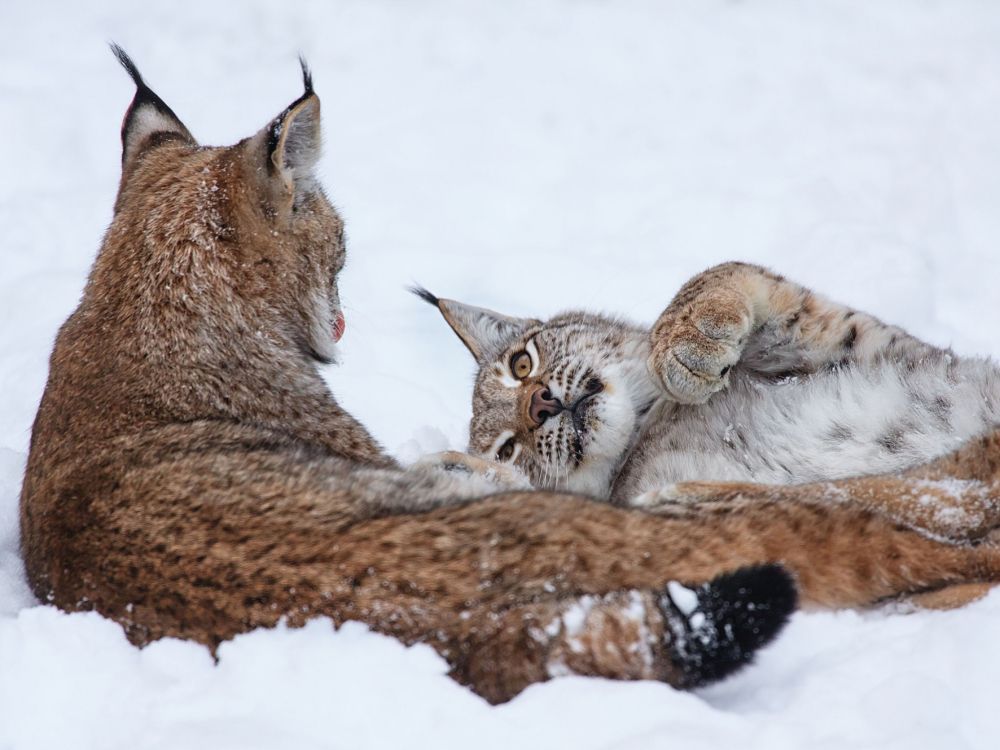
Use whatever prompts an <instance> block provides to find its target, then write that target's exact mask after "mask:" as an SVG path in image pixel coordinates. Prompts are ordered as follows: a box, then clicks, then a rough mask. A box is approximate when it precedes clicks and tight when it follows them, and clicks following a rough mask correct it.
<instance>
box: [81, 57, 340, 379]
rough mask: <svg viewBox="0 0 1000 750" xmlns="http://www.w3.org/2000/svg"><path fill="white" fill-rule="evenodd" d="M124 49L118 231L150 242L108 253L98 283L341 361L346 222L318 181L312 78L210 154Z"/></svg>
mask: <svg viewBox="0 0 1000 750" xmlns="http://www.w3.org/2000/svg"><path fill="white" fill-rule="evenodd" d="M115 51H116V54H118V55H119V59H120V60H121V62H122V64H123V65H125V67H126V69H128V71H129V73H130V74H131V75H132V77H133V80H134V81H135V83H136V86H137V93H136V97H135V99H134V101H133V103H132V106H131V107H130V109H129V111H128V112H127V114H126V115H125V120H124V122H123V125H122V143H123V153H122V161H123V164H122V180H121V186H120V189H119V195H118V201H117V203H116V206H115V224H114V231H115V232H116V233H117V234H119V235H121V236H124V237H133V238H141V239H137V240H132V241H129V242H127V243H123V244H122V247H121V248H120V249H119V248H118V246H117V245H115V246H113V247H112V248H111V249H110V250H109V251H108V252H106V253H105V254H104V257H102V258H101V259H100V260H99V262H98V264H97V266H96V267H95V275H96V280H98V281H99V280H101V279H103V278H104V277H105V276H109V277H110V276H113V275H114V274H115V273H116V270H119V269H125V270H130V269H131V270H133V271H134V273H132V274H131V275H130V276H129V278H128V280H126V281H124V282H123V281H122V280H121V279H120V278H119V279H118V280H117V281H116V282H115V284H114V286H116V287H118V288H119V289H122V288H123V287H125V288H128V289H129V290H130V291H131V292H132V293H134V294H137V295H139V296H141V297H142V298H143V299H144V300H145V302H144V304H143V305H142V306H140V307H145V306H148V308H149V309H151V310H156V309H160V310H162V309H164V308H166V309H170V308H172V307H178V306H180V307H183V308H185V309H189V310H192V309H193V310H194V311H195V312H197V313H198V315H199V317H200V319H201V320H202V321H203V322H204V324H205V325H211V324H212V321H221V320H227V321H233V320H235V321H239V324H240V325H241V326H242V327H243V328H244V329H246V330H249V331H251V332H252V333H253V334H254V335H256V336H259V337H262V338H264V339H266V340H269V341H274V342H275V343H277V344H280V345H283V346H291V347H293V348H295V349H297V350H298V351H300V352H301V353H302V354H303V355H305V356H307V357H309V358H311V359H315V360H318V361H321V362H332V361H334V360H335V357H336V349H335V344H336V342H337V340H338V339H339V338H340V337H341V335H342V334H343V332H344V328H345V324H344V317H343V314H342V312H341V309H340V297H339V294H338V289H337V282H336V277H337V274H338V273H339V272H340V270H341V268H342V267H343V265H344V260H345V252H344V236H343V221H342V220H341V218H340V216H338V214H337V212H336V210H335V209H334V208H333V206H332V205H331V204H330V201H329V200H327V198H326V196H325V195H324V194H323V191H322V189H321V188H320V186H319V183H318V182H317V180H316V178H315V175H314V170H315V166H316V163H317V161H318V159H319V153H320V103H319V98H318V97H317V96H316V94H315V93H314V91H313V88H312V78H311V76H310V74H309V71H308V69H306V68H305V66H304V65H303V77H304V84H305V92H304V93H303V94H302V96H300V97H299V98H298V99H297V100H295V101H294V102H292V104H290V105H289V106H288V107H286V108H285V110H284V111H282V112H281V113H280V114H279V115H278V116H277V117H276V118H275V119H274V120H272V121H271V122H270V123H268V124H267V125H266V126H264V128H262V129H261V130H260V131H258V132H257V133H256V134H255V135H253V136H251V137H249V138H246V139H244V140H242V141H240V142H239V143H237V144H235V145H233V146H229V147H224V148H215V147H204V146H201V145H199V144H198V143H197V141H195V139H194V138H193V137H192V135H191V133H190V132H189V131H188V129H187V128H186V127H185V126H184V125H183V123H181V121H180V120H179V119H178V118H177V116H176V115H175V114H174V113H173V111H172V110H171V109H170V108H169V107H168V106H167V105H166V104H165V103H164V102H163V100H162V99H160V97H159V96H157V95H156V94H155V93H154V92H153V91H152V90H151V89H149V87H148V86H147V85H146V83H145V81H143V79H142V77H141V76H140V75H139V72H138V70H136V68H135V66H134V64H133V63H132V62H131V60H129V59H128V57H127V55H125V54H124V52H122V51H121V50H120V49H118V48H115ZM140 246H141V251H139V250H140ZM120 275H121V274H119V276H120ZM133 277H134V278H133ZM149 278H153V279H158V280H161V282H162V283H160V284H155V285H150V284H148V283H146V282H145V281H144V280H145V279H149ZM208 289H215V290H216V293H214V294H211V295H210V294H207V293H206V290H208ZM123 293H124V292H123ZM222 300H224V301H225V306H226V309H225V310H223V309H218V308H219V305H220V301H222ZM213 305H215V307H214V308H213V307H212V306H213ZM235 333H236V332H235V331H230V332H229V334H230V335H232V334H235Z"/></svg>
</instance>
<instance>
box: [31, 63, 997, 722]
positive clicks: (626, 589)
mask: <svg viewBox="0 0 1000 750" xmlns="http://www.w3.org/2000/svg"><path fill="white" fill-rule="evenodd" d="M116 53H117V55H118V57H119V60H120V61H121V62H122V64H123V65H124V66H125V68H126V70H127V71H128V72H129V73H130V75H131V77H132V79H133V80H134V82H135V84H136V86H137V92H136V95H135V98H134V99H133V101H132V104H131V106H130V107H129V109H128V112H127V114H126V116H125V120H124V122H123V126H122V144H123V152H122V175H121V181H120V185H119V190H118V196H117V199H116V203H115V210H114V217H113V219H112V223H111V226H110V228H109V229H108V231H107V234H106V236H105V239H104V242H103V245H102V247H101V249H100V251H99V253H98V255H97V258H96V260H95V262H94V265H93V268H92V270H91V273H90V277H89V280H88V282H87V285H86V288H85V289H84V292H83V295H82V298H81V301H80V304H79V306H78V308H77V309H76V311H75V312H74V313H73V314H72V315H71V316H70V318H69V319H68V320H67V321H66V323H65V324H64V325H63V327H62V328H61V330H60V332H59V334H58V337H57V339H56V343H55V347H54V350H53V353H52V357H51V361H50V369H49V379H48V383H47V385H46V389H45V393H44V395H43V398H42V402H41V404H40V406H39V410H38V415H37V417H36V419H35V424H34V427H33V430H32V437H31V447H30V454H29V458H28V465H27V469H26V473H25V478H24V484H23V489H22V495H21V533H22V551H23V555H24V559H25V566H26V570H27V573H28V577H29V581H30V584H31V586H32V588H33V590H34V591H35V593H36V594H37V596H38V597H39V598H40V599H41V600H43V601H47V602H51V603H52V604H54V605H56V606H58V607H61V608H63V609H65V610H69V611H74V610H94V611H97V612H99V613H101V614H102V615H104V616H106V617H109V618H112V619H114V620H116V621H117V622H119V623H121V625H122V626H123V628H124V630H125V632H126V634H127V635H128V637H129V638H130V639H131V640H132V641H133V642H134V643H136V644H139V645H141V644H144V643H147V642H149V641H151V640H153V639H157V638H161V637H164V636H174V637H181V638H188V639H193V640H196V641H199V642H201V643H204V644H206V645H208V646H209V647H212V648H214V647H216V646H217V645H218V644H219V643H220V642H221V641H222V640H224V639H227V638H230V637H232V636H233V635H235V634H237V633H241V632H245V631H248V630H251V629H254V628H257V627H271V626H274V625H275V624H277V623H278V622H280V621H285V622H287V623H289V624H291V625H298V624H301V623H303V622H305V621H306V620H307V619H309V618H312V617H316V616H326V617H328V618H330V620H331V621H332V622H333V623H334V624H335V625H338V624H340V623H342V622H345V621H347V620H356V621H361V622H364V623H367V624H368V625H369V626H370V627H371V628H373V629H375V630H377V631H379V632H382V633H385V634H388V635H391V636H394V637H397V638H399V639H400V640H402V641H404V642H406V643H418V642H419V643H426V644H429V645H430V646H432V647H433V648H435V649H436V650H437V651H438V652H439V653H440V654H441V655H442V656H443V657H444V658H445V659H446V660H447V661H448V663H449V664H450V665H451V674H452V676H453V677H454V678H455V679H456V680H459V681H460V682H462V683H464V684H466V685H469V686H470V687H471V688H472V689H474V690H476V691H477V692H479V693H480V694H481V695H483V696H484V697H486V698H487V699H488V700H490V701H493V702H498V701H503V700H507V699H509V698H511V697H512V696H514V695H516V694H517V693H518V692H519V691H520V690H522V689H523V688H524V687H525V686H527V685H529V684H531V683H534V682H540V681H544V680H547V679H549V678H550V677H552V676H553V675H558V674H565V673H575V674H582V675H599V676H605V677H611V678H616V679H656V680H662V681H665V682H667V683H669V684H671V685H674V686H677V687H683V688H687V687H693V686H696V685H699V684H704V683H706V682H709V681H711V680H714V679H718V678H721V677H723V676H725V675H726V674H729V673H731V672H732V671H734V670H735V669H737V668H739V667H740V666H742V665H743V664H745V663H747V662H748V661H749V659H750V658H751V656H752V655H753V653H754V652H755V651H756V650H757V649H758V648H760V647H761V646H762V645H764V644H765V643H767V642H768V641H770V640H771V639H772V638H773V637H774V636H775V635H776V634H777V632H778V631H779V630H780V629H781V627H782V626H783V624H784V622H785V621H786V619H787V617H788V614H789V612H790V611H791V610H792V609H793V608H794V607H795V606H796V602H797V597H799V596H800V597H801V600H802V601H803V602H805V603H807V604H810V603H812V604H815V603H822V604H833V605H855V604H863V603H866V602H870V601H872V600H876V599H879V598H881V597H884V596H889V595H892V594H895V593H898V592H900V591H921V590H928V589H938V588H941V587H945V586H948V585H950V584H955V583H961V582H966V581H969V580H981V579H983V578H986V577H989V576H992V575H994V574H995V573H996V571H997V570H1000V555H998V554H997V553H996V552H995V551H994V550H993V549H992V548H988V547H986V546H983V545H980V546H972V545H968V544H950V543H942V542H939V541H936V540H933V539H930V538H928V537H926V536H925V535H922V534H918V533H915V532H913V531H911V530H910V529H907V528H904V527H901V526H899V525H898V524H896V523H895V522H893V521H892V520H891V519H889V518H886V517H884V516H883V515H882V514H880V512H879V511H878V510H876V509H863V508H855V507H849V506H838V507H830V506H829V505H828V504H814V505H808V504H802V503H794V504H793V503H785V502H783V501H782V500H781V499H780V498H776V499H768V500H767V501H766V502H761V503H760V504H755V503H746V504H744V505H743V506H741V507H739V508H737V509H735V510H734V511H733V512H732V513H729V514H727V515H725V516H714V517H709V516H706V517H691V518H671V517H665V516H655V515H649V514H647V513H645V512H644V511H641V510H636V509H627V508H618V507H613V506H611V505H609V504H607V503H601V502H594V501H593V500H591V499H588V498H584V497H579V496H574V495H570V494H565V493H555V492H532V491H526V490H524V489H523V487H521V485H520V480H519V479H518V478H517V474H516V472H514V471H510V470H505V469H504V468H503V467H500V469H499V470H498V469H497V468H496V467H494V466H493V465H492V464H491V463H489V462H486V461H483V460H481V459H478V458H475V457H469V456H464V455H461V454H446V455H444V456H439V457H437V458H433V457H432V458H429V459H428V460H426V461H424V462H421V463H419V464H418V465H416V466H414V467H411V468H408V469H404V468H401V467H399V466H398V465H396V463H395V462H394V461H393V460H392V459H391V458H390V457H388V456H387V455H386V454H385V453H383V452H382V451H381V449H380V448H379V446H378V445H377V444H376V442H375V441H374V440H373V439H372V437H371V436H370V435H369V434H368V432H367V431H366V430H365V429H364V427H363V426H362V425H361V424H359V423H358V422H357V421H356V420H355V419H354V418H353V417H352V416H351V415H350V414H348V413H346V412H345V411H344V410H343V409H342V408H341V407H340V406H339V405H338V404H337V402H336V400H335V399H334V397H333V396H332V394H331V393H330V391H329V389H328V387H327V385H326V383H325V381H324V380H323V379H322V378H321V376H320V373H319V369H318V368H319V365H321V364H322V363H325V362H330V361H333V360H335V359H336V342H337V339H338V338H339V337H340V336H341V335H342V334H343V333H344V331H345V321H344V318H343V314H342V311H341V310H340V305H339V301H338V299H339V298H338V287H337V275H338V273H339V271H340V269H341V267H342V265H343V263H344V258H345V247H344V238H343V222H342V219H341V218H340V216H339V215H338V214H337V212H336V211H335V210H334V208H333V207H332V206H331V204H330V203H329V201H328V200H327V198H326V197H325V195H324V194H323V191H322V189H321V187H320V185H319V184H318V182H317V180H316V178H315V171H314V167H315V164H316V160H317V159H318V155H319V146H320V143H319V133H320V102H319V98H318V97H317V96H316V94H315V92H314V90H313V86H312V79H311V76H310V75H309V73H308V70H307V69H306V68H305V66H304V65H303V74H304V83H305V91H304V93H303V94H302V96H300V97H299V98H298V99H296V100H295V101H294V102H293V103H292V104H291V105H290V106H289V107H287V108H286V109H285V110H284V111H282V112H281V113H280V114H279V115H278V116H277V117H276V118H275V119H274V120H273V121H272V122H270V123H268V124H267V125H266V126H265V127H264V128H262V129H261V130H260V131H258V132H257V133H256V134H255V135H253V136H251V137H249V138H247V139H245V140H243V141H241V142H239V143H237V144H235V145H233V146H230V147H222V148H216V147H205V146H200V145H199V144H198V143H197V142H196V141H195V139H194V138H193V137H192V135H191V133H190V132H189V131H188V129H187V128H186V127H185V126H184V125H183V124H182V123H181V121H180V120H179V119H178V118H177V116H176V115H175V114H174V112H173V111H172V110H171V109H170V108H169V107H168V106H167V105H166V104H165V102H164V101H163V100H162V99H160V97H159V96H157V95H156V94H155V93H154V92H153V91H152V90H151V89H150V88H149V86H148V85H147V84H146V83H145V81H144V80H143V78H142V77H141V76H140V74H139V72H138V70H137V69H136V67H135V65H134V64H133V63H132V61H131V60H130V59H129V58H128V57H127V56H126V55H125V53H124V52H122V51H121V50H120V49H116ZM804 529H805V531H803V530H804ZM816 534H820V535H826V536H827V537H829V538H830V539H831V540H834V541H833V542H832V543H831V544H830V545H829V546H828V548H827V550H826V551H825V552H824V553H823V554H817V552H816V550H817V545H816V544H815V542H814V540H813V539H811V538H810V537H811V536H813V535H816ZM873 539H879V541H880V542H881V543H880V544H871V543H869V542H871V540H873ZM779 551H780V554H779ZM779 558H780V559H781V560H782V561H783V562H784V563H785V565H786V566H787V568H788V569H790V571H791V575H792V576H794V577H795V580H796V581H797V583H795V582H793V580H792V578H791V577H790V575H789V574H788V573H787V572H785V571H786V569H785V568H782V567H781V566H779V565H777V564H776V563H775V561H776V560H778V559H779ZM677 582H679V583H677ZM681 584H684V585H686V586H689V587H692V588H690V589H685V588H682V587H681Z"/></svg>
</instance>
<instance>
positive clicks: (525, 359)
mask: <svg viewBox="0 0 1000 750" xmlns="http://www.w3.org/2000/svg"><path fill="white" fill-rule="evenodd" d="M510 371H511V372H512V373H514V377H515V378H517V379H518V380H524V379H525V378H526V377H528V375H530V374H531V355H530V354H528V353H527V352H518V353H517V354H515V355H514V356H513V357H511V358H510Z"/></svg>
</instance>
